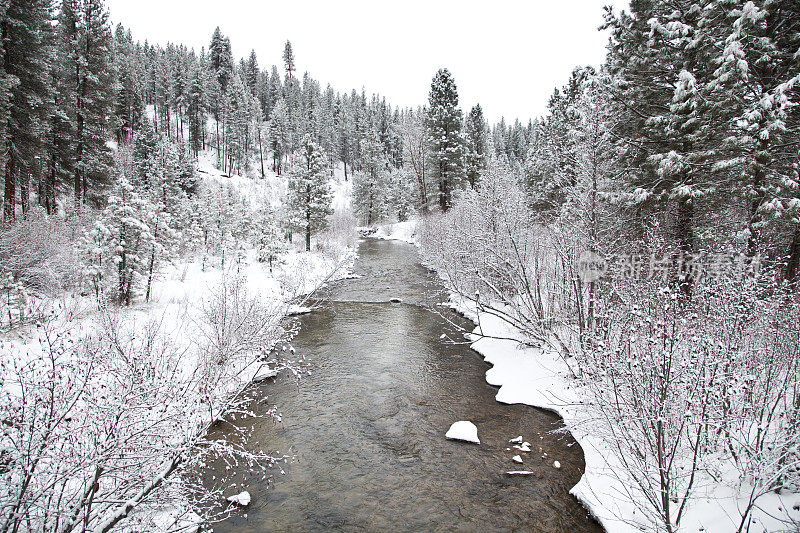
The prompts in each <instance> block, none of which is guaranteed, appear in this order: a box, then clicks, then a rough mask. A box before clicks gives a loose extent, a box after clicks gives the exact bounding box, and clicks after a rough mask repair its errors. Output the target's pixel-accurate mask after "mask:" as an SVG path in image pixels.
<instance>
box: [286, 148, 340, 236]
mask: <svg viewBox="0 0 800 533" xmlns="http://www.w3.org/2000/svg"><path fill="white" fill-rule="evenodd" d="M328 177H329V172H328V165H327V161H326V160H325V154H324V153H323V151H322V149H321V148H320V147H319V145H317V144H316V143H315V142H314V141H313V140H312V139H311V136H310V135H306V136H305V137H304V138H303V142H302V144H301V149H300V157H299V160H298V161H297V163H296V165H295V166H294V167H293V168H292V170H291V172H290V174H289V195H288V199H287V200H288V207H289V213H290V218H291V225H292V227H293V229H294V230H297V231H302V232H303V233H304V234H305V240H306V251H311V235H312V233H316V232H318V231H320V230H322V229H325V228H326V227H327V224H328V215H330V214H331V213H333V209H332V208H331V201H332V199H333V194H332V192H331V186H330V183H329V181H328Z"/></svg>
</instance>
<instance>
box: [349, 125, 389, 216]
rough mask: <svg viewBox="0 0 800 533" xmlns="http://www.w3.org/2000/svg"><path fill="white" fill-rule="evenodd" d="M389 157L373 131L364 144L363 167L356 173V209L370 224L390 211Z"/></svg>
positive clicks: (354, 179) (354, 191)
mask: <svg viewBox="0 0 800 533" xmlns="http://www.w3.org/2000/svg"><path fill="white" fill-rule="evenodd" d="M390 193H391V191H390V183H389V160H388V159H387V158H386V154H385V153H384V151H383V145H382V144H381V142H380V140H379V139H378V134H377V132H375V131H373V132H372V135H370V136H369V137H368V138H367V139H365V140H364V142H363V143H362V154H361V164H360V170H358V171H357V172H355V173H354V174H353V210H354V211H355V213H356V215H357V216H358V217H360V218H361V219H362V220H363V222H364V223H365V224H366V225H367V226H371V225H372V224H373V223H375V222H377V221H379V220H381V219H382V218H384V217H385V216H386V215H387V214H388V207H389V206H388V199H389V195H390Z"/></svg>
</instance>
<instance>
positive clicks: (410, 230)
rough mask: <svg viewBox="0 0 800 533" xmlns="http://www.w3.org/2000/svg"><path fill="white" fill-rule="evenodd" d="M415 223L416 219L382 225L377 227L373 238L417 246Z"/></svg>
mask: <svg viewBox="0 0 800 533" xmlns="http://www.w3.org/2000/svg"><path fill="white" fill-rule="evenodd" d="M417 222H418V220H417V219H416V218H412V219H410V220H406V221H405V222H395V223H394V224H384V225H383V226H378V229H377V230H376V231H375V233H373V234H372V236H373V237H375V238H377V239H384V240H388V241H403V242H407V243H409V244H417Z"/></svg>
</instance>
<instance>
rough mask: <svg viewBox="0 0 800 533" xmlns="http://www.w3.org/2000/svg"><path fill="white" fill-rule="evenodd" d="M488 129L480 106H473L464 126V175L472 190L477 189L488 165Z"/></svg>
mask: <svg viewBox="0 0 800 533" xmlns="http://www.w3.org/2000/svg"><path fill="white" fill-rule="evenodd" d="M488 128H489V127H488V125H487V124H486V119H484V118H483V109H481V106H480V104H477V105H475V106H474V107H473V108H472V109H471V110H470V112H469V115H467V120H466V123H465V125H464V137H465V141H466V143H465V163H466V165H465V166H466V175H467V181H468V182H469V185H470V187H472V188H473V189H477V187H478V180H479V179H480V176H481V172H483V171H484V170H486V165H487V163H488V154H487V151H486V143H487V136H488V133H489V129H488Z"/></svg>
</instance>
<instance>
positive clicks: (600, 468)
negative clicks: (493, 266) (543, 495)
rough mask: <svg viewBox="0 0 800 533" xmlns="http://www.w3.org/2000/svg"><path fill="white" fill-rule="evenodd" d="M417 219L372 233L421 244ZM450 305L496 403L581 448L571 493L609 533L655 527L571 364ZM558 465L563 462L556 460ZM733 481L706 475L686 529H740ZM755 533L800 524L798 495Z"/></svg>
mask: <svg viewBox="0 0 800 533" xmlns="http://www.w3.org/2000/svg"><path fill="white" fill-rule="evenodd" d="M416 222H417V221H416V220H414V221H408V222H402V223H397V224H388V225H384V226H380V227H379V228H378V230H377V232H376V233H375V234H374V236H376V237H379V238H383V239H396V240H402V241H405V242H409V243H412V244H416V243H417V236H416V232H415V228H416ZM450 305H451V306H452V307H453V308H454V309H456V310H457V311H458V312H460V313H462V314H463V315H464V316H466V317H467V318H469V319H471V320H472V321H473V322H474V323H475V324H476V325H478V324H479V325H480V327H476V328H475V330H474V332H473V340H474V342H473V344H472V346H471V347H472V349H473V350H475V351H476V352H478V353H479V354H481V356H483V358H484V360H485V361H486V362H487V363H489V364H490V365H492V368H490V369H489V370H488V371H487V372H486V381H487V382H488V383H490V384H491V385H494V386H497V387H500V389H499V390H498V392H497V396H496V399H497V401H499V402H502V403H507V404H526V405H531V406H535V407H540V408H544V409H548V410H551V411H555V412H557V413H558V414H559V415H560V416H561V417H562V418H563V419H564V423H565V425H566V427H567V429H568V430H569V431H570V433H571V434H572V436H573V437H574V438H575V440H576V441H577V442H578V443H579V444H580V446H581V448H583V451H584V455H585V460H586V470H585V472H584V475H583V477H582V478H581V480H580V481H579V482H578V484H577V485H575V486H574V487H573V488H572V490H571V491H570V492H571V493H572V494H574V495H575V496H576V497H577V498H578V499H579V500H580V501H581V502H582V503H583V504H584V505H585V506H586V507H587V509H589V511H590V512H591V513H592V514H593V515H594V516H595V517H596V518H597V520H598V521H599V522H600V523H601V524H602V525H603V527H604V528H605V529H606V530H607V531H609V532H620V533H629V532H641V531H652V530H653V529H654V526H653V524H652V523H651V522H649V521H648V519H647V517H645V516H642V513H641V512H640V511H638V510H637V505H636V504H637V503H638V504H639V508H642V506H644V507H646V504H645V503H644V502H642V501H641V498H642V496H641V495H640V494H638V493H637V491H636V490H635V488H634V487H635V484H634V482H633V481H632V480H627V479H626V478H625V476H624V471H625V469H624V468H622V467H621V466H620V464H619V461H618V459H617V458H615V457H614V455H613V454H612V453H611V451H610V446H609V443H608V441H607V440H605V439H603V438H602V435H603V431H602V430H601V429H600V427H599V422H598V419H599V417H597V416H596V415H595V414H593V412H592V408H591V407H590V406H588V405H587V404H586V403H585V402H584V400H585V399H586V398H587V397H588V393H586V392H585V391H582V390H581V388H580V386H579V382H578V381H577V380H576V379H575V378H574V377H572V376H573V373H572V372H571V371H570V369H569V367H568V365H567V363H566V362H565V361H564V359H563V358H562V357H560V355H559V354H558V353H557V352H556V351H555V350H552V349H549V348H543V349H542V348H529V347H525V346H523V344H521V343H520V342H519V341H517V340H514V339H521V334H520V332H519V331H518V330H516V329H515V328H514V327H513V326H511V325H510V324H508V323H507V322H505V321H503V320H502V319H500V318H499V317H497V316H494V315H493V314H489V313H483V312H481V313H478V312H477V310H476V306H475V305H474V302H472V301H469V300H463V299H456V296H455V295H452V296H451V302H450ZM553 459H555V460H556V461H557V460H558V458H557V457H556V458H553ZM728 478H729V479H724V478H723V479H720V480H714V479H711V478H710V477H709V476H707V475H702V474H701V476H700V479H698V481H697V483H696V492H695V497H694V498H693V499H692V502H691V503H690V505H689V507H688V509H687V510H686V511H685V514H684V516H683V518H682V520H681V525H680V529H679V530H680V531H686V532H689V531H706V532H719V533H727V532H730V531H736V530H737V528H738V527H739V523H740V521H741V516H742V512H743V511H744V509H745V507H746V506H747V499H746V497H745V494H746V493H747V492H748V487H738V488H736V483H735V478H736V476H735V475H734V473H733V472H731V475H730V476H728ZM758 504H759V508H758V509H756V510H754V511H753V516H754V517H755V519H754V520H753V524H752V526H751V527H750V529H749V531H751V532H753V531H785V530H786V523H785V522H782V521H781V520H780V519H781V518H784V519H785V518H786V516H787V514H789V515H790V516H791V517H792V518H793V519H794V520H798V521H800V507H799V506H800V495H798V494H789V495H786V494H783V495H778V494H773V493H770V494H767V495H765V496H763V497H761V498H760V499H759V500H758Z"/></svg>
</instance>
